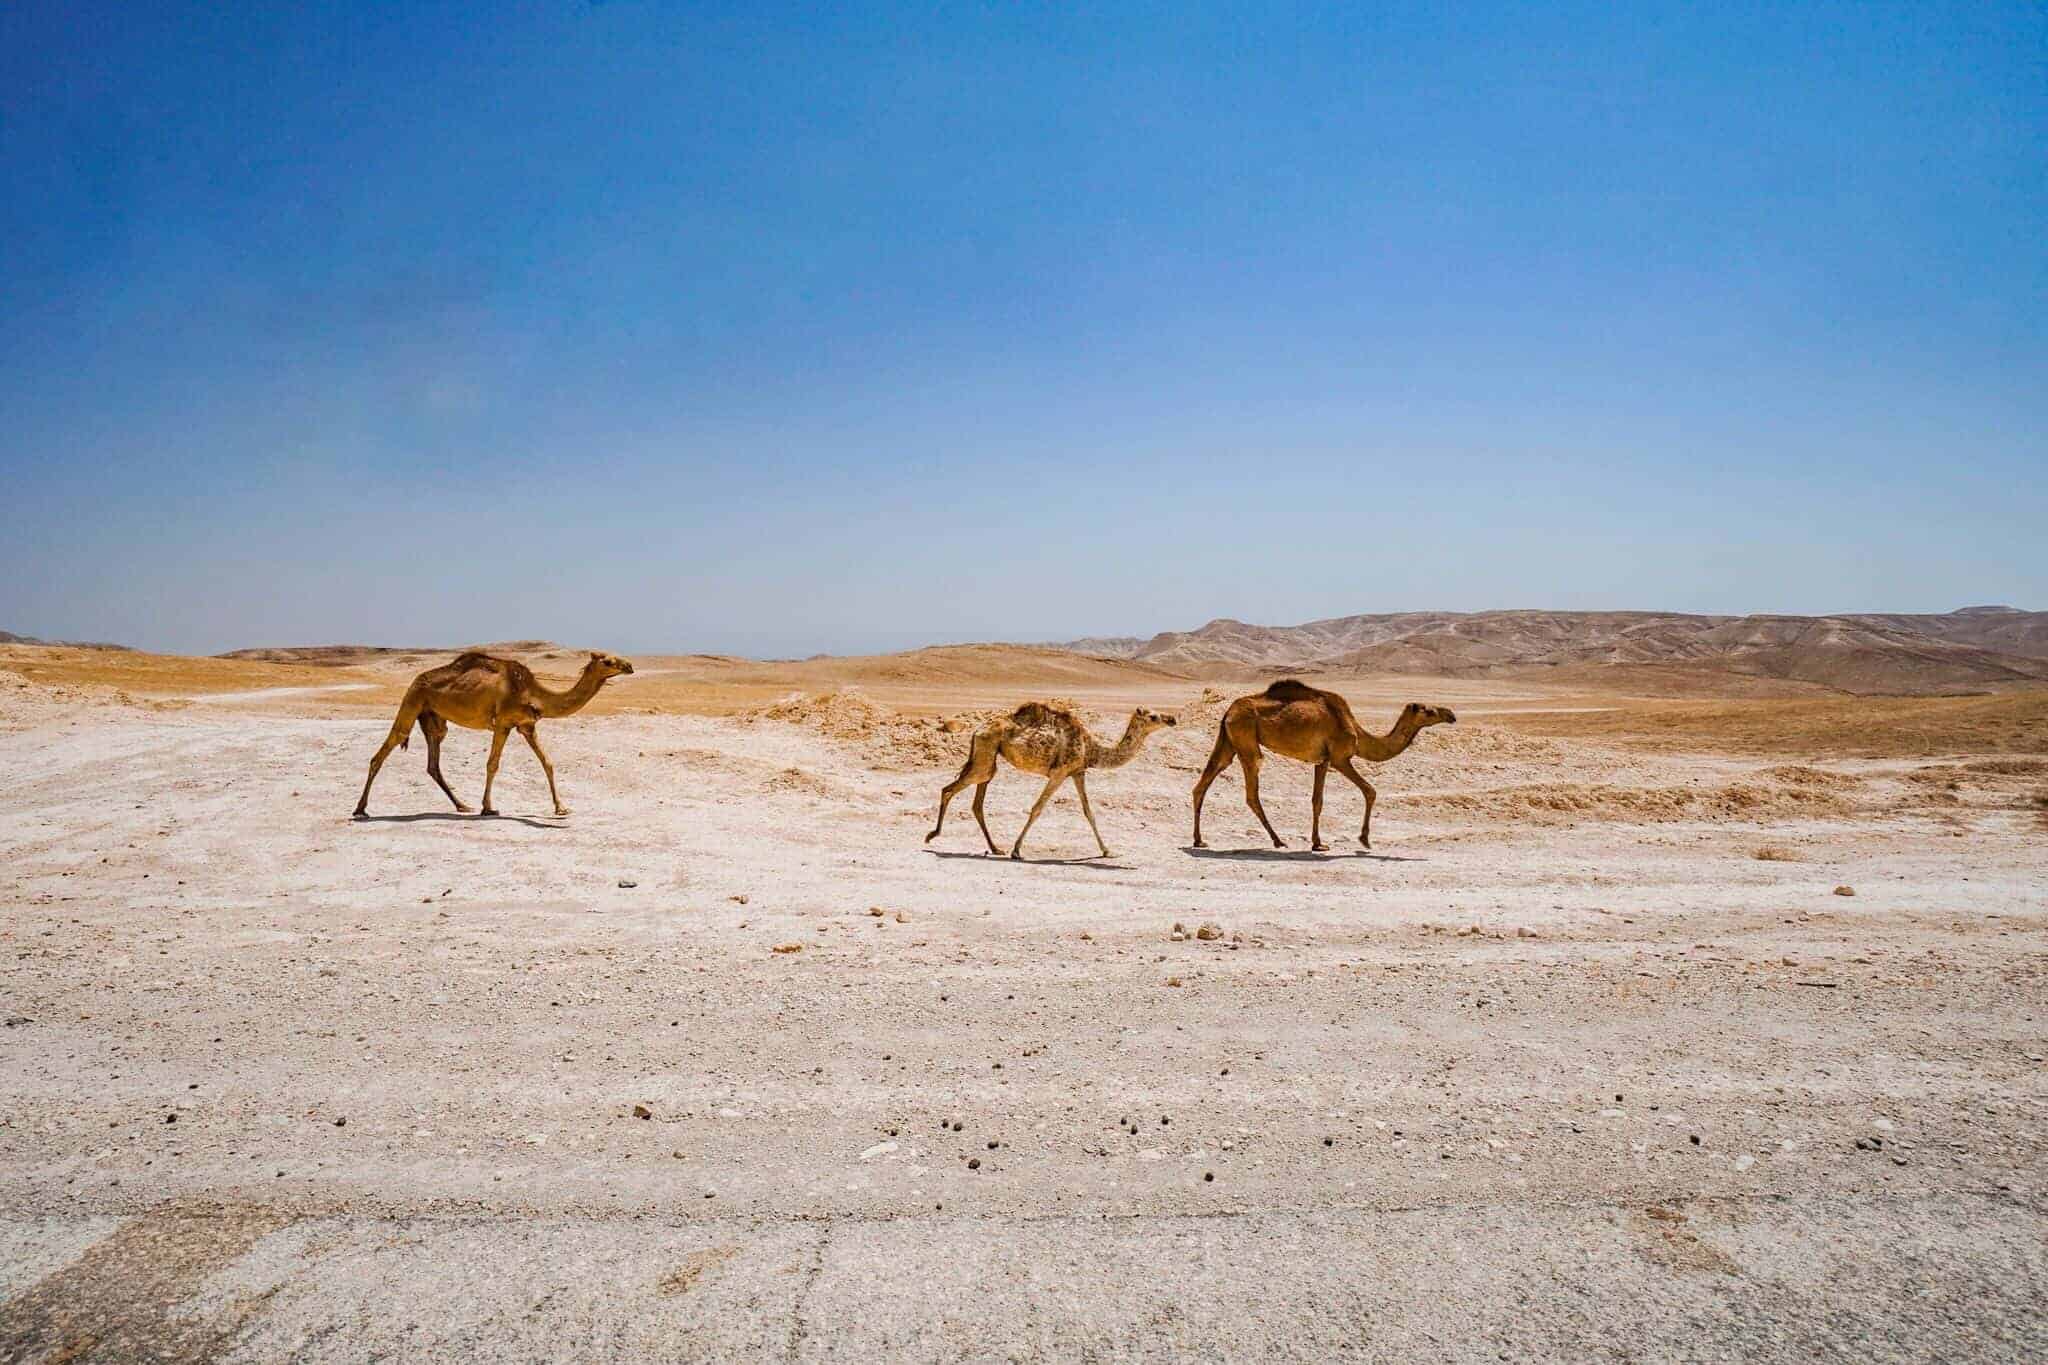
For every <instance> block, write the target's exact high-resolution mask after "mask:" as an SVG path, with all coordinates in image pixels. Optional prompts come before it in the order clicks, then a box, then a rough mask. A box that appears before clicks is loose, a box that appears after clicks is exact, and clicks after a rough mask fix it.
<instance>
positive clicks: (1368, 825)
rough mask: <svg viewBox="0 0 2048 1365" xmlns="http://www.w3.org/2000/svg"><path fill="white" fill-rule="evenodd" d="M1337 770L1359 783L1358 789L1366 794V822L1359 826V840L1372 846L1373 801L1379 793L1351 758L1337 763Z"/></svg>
mask: <svg viewBox="0 0 2048 1365" xmlns="http://www.w3.org/2000/svg"><path fill="white" fill-rule="evenodd" d="M1337 771H1338V772H1340V773H1342V774H1344V776H1346V777H1348V778H1350V779H1351V780H1352V781H1353V782H1355V783H1357V784H1358V790H1359V791H1360V792H1362V793H1364V795H1365V822H1364V823H1363V824H1361V825H1359V827H1358V842H1359V843H1360V844H1362V845H1364V846H1365V847H1367V848H1371V847H1372V803H1373V802H1374V801H1377V800H1378V799H1379V793H1378V792H1376V791H1374V790H1373V789H1372V783H1370V782H1368V781H1366V780H1365V779H1364V778H1363V777H1361V776H1360V775H1359V772H1358V769H1356V768H1354V767H1352V766H1351V760H1350V759H1348V758H1347V759H1343V760H1340V761H1339V762H1338V764H1337Z"/></svg>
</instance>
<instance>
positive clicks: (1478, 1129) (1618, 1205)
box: [0, 645, 2048, 1361]
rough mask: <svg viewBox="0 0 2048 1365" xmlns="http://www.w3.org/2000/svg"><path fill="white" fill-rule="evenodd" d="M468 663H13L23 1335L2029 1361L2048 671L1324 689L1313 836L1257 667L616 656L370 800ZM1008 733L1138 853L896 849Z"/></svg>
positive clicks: (468, 1353) (1, 757) (2043, 963)
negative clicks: (2047, 678)
mask: <svg viewBox="0 0 2048 1365" xmlns="http://www.w3.org/2000/svg"><path fill="white" fill-rule="evenodd" d="M530 657H531V659H532V662H533V663H534V666H535V667H536V668H537V669H539V670H540V671H541V672H542V673H543V674H551V675H553V676H554V677H555V678H556V679H558V680H562V681H566V679H567V677H568V676H569V675H570V674H572V673H573V672H574V670H575V667H576V665H577V662H578V656H577V655H576V654H575V653H574V652H573V651H559V650H548V649H537V650H535V651H533V652H532V654H531V655H530ZM438 661H439V656H436V655H430V654H422V655H418V656H410V657H408V656H395V655H384V656H368V657H365V658H363V659H360V660H355V661H344V662H339V663H331V664H327V665H324V666H315V665H309V664H305V663H296V662H272V661H262V660H191V659H171V658H163V657H159V656H150V655H139V654H117V653H109V652H106V651H93V650H74V649H62V648H47V649H46V648H39V647H32V646H13V645H9V646H0V765H4V767H0V771H4V773H5V777H4V787H0V863H4V872H0V892H4V905H0V949H4V953H0V1015H4V1017H5V1021H6V1026H5V1028H4V1030H0V1062H4V1065H0V1360H5V1361H14V1360H44V1359H48V1360H65V1361H95V1360H128V1359H136V1358H154V1359H175V1360H279V1359H298V1360H360V1359H368V1358H399V1359H464V1358H478V1359H503V1360H556V1359H570V1358H581V1359H596V1358H616V1357H621V1356H627V1357H639V1356H645V1357H652V1358H666V1359H708V1358H726V1357H732V1356H753V1357H769V1356H773V1357H787V1358H798V1359H824V1358H839V1359H853V1360H872V1359H882V1358H895V1359H953V1358H977V1359H1040V1358H1047V1359H1051V1358H1076V1357H1080V1358H1121V1357H1126V1356H1130V1357H1142V1358H1159V1359H1164V1358H1183V1357H1197V1358H1208V1357H1247V1356H1279V1357H1299V1358H1331V1357H1356V1358H1364V1359H1381V1360H1432V1359H1495V1358H1510V1359H1520V1358H1530V1357H1553V1358H1555V1357H1565V1358H1576V1359H1630V1360H1661V1359H1672V1360H1680V1359H1683V1360H1697V1359H1789V1358H1795V1357H1796V1358H1799V1359H1812V1358H1816V1357H1817V1358H1822V1359H1838V1360H1870V1359H1926V1360H1936V1359H1940V1360H1959V1359H1983V1360H2015V1359H2023V1358H2029V1357H2031V1358H2036V1359H2039V1358H2043V1357H2048V1063H2044V1055H2048V851H2044V850H2048V693H2043V692H2040V691H2031V692H2030V691H2018V692H2007V693H2002V694H1997V695H1991V696H1978V697H1953V698H1938V697H1931V698H1913V699H1859V698H1848V697H1840V696H1833V695H1817V694H1802V695H1797V696H1784V697H1756V696H1747V697H1727V696H1722V697H1714V696H1674V695H1670V694H1669V692H1668V690H1667V691H1665V692H1661V693H1659V694H1658V695H1653V696H1642V695H1630V694H1629V693H1628V692H1627V691H1625V690H1621V689H1619V688H1607V689H1603V688H1601V687H1599V686H1597V685H1595V683H1596V682H1597V678H1598V675H1597V673H1596V674H1592V675H1588V674H1585V673H1578V674H1574V675H1573V676H1572V680H1571V682H1570V683H1569V685H1565V684H1558V685H1547V684H1543V683H1540V682H1530V681H1514V682H1503V681H1498V680H1487V681H1475V680H1471V679H1466V680H1456V679H1430V678H1417V677H1412V676H1404V677H1387V676H1346V677H1336V678H1330V679H1328V680H1327V681H1328V683H1329V685H1332V686H1335V687H1337V688H1339V689H1340V690H1342V691H1344V692H1345V693H1346V694H1347V695H1348V696H1350V697H1351V699H1352V701H1353V704H1354V706H1355V707H1356V708H1357V710H1358V712H1359V714H1360V716H1361V718H1362V719H1363V720H1365V721H1366V722H1367V724H1368V725H1370V726H1373V727H1374V728H1378V729H1383V728H1384V727H1385V725H1386V724H1387V723H1388V721H1390V720H1391V718H1392V716H1393V714H1394V712H1395V710H1396V709H1397V708H1398V706H1399V704H1400V703H1401V702H1403V701H1406V700H1409V699H1411V698H1412V699H1418V700H1426V701H1432V702H1437V703H1441V704H1448V705H1450V706H1452V707H1454V708H1456V710H1457V712H1458V715H1459V723H1458V724H1457V725H1456V726H1454V727H1438V728H1436V729H1432V730H1430V731H1428V732H1426V733H1425V734H1424V735H1423V736H1422V738H1421V740H1420V741H1419V742H1418V743H1417V745H1416V746H1415V748H1414V749H1412V750H1411V751H1410V752H1409V753H1407V754H1406V755H1403V756H1402V757H1401V758H1399V759H1397V760H1395V761H1394V762H1392V763H1389V764H1387V765H1384V767H1382V768H1380V769H1379V770H1378V771H1377V772H1375V773H1373V774H1372V776H1373V777H1374V780H1375V782H1376V783H1377V785H1378V787H1379V790H1380V803H1379V808H1378V812H1377V814H1376V816H1375V821H1374V848H1373V850H1372V851H1371V852H1370V853H1369V854H1368V853H1365V852H1364V851H1362V850H1360V849H1359V848H1358V847H1357V844H1356V842H1355V835H1356V832H1357V824H1358V818H1359V813H1360V802H1359V799H1358V797H1357V794H1356V793H1355V792H1353V791H1351V790H1350V789H1349V788H1348V787H1346V786H1342V785H1340V784H1338V783H1336V782H1334V781H1333V782H1332V784H1331V788H1330V798H1329V803H1328V806H1327V807H1326V810H1325V822H1326V823H1325V837H1326V838H1327V839H1328V840H1329V841H1330V843H1331V845H1332V849H1331V851H1330V852H1329V853H1328V854H1313V853H1310V852H1308V851H1306V845H1307V825H1308V772H1307V770H1306V769H1305V768H1303V767H1302V766H1301V765H1298V764H1293V763H1290V762H1288V761H1286V760H1282V759H1272V760H1270V761H1269V762H1268V763H1267V765H1266V768H1265V772H1264V790H1265V799H1266V804H1267V808H1268V810H1269V812H1270V813H1271V814H1272V815H1273V818H1274V820H1275V823H1276V824H1277V825H1278V826H1279V827H1280V829H1281V831H1282V833H1283V834H1284V835H1286V836H1287V837H1288V838H1289V840H1290V843H1291V845H1292V847H1290V848H1289V849H1288V850H1285V851H1274V850H1272V849H1270V848H1268V847H1267V846H1266V843H1265V840H1264V838H1263V836H1262V835H1260V834H1259V833H1258V831H1257V827H1256V824H1255V822H1254V821H1253V819H1252V817H1251V815H1250V813H1249V812H1248V811H1247V810H1246V809H1245V806H1244V803H1243V800H1242V796H1241V788H1240V787H1239V785H1238V779H1237V777H1236V774H1235V771H1233V772H1232V773H1230V774H1226V776H1225V778H1224V779H1223V780H1222V781H1220V782H1219V783H1218V784H1217V786H1216V788H1215V789H1214V791H1213V792H1212V793H1211V795H1210V799H1209V803H1208V807H1207V812H1206V817H1205V822H1206V825H1207V828H1206V830H1205V832H1206V833H1207V835H1208V838H1209V842H1210V843H1211V845H1212V846H1213V847H1212V848H1211V849H1210V850H1207V851H1198V850H1192V849H1190V848H1189V847H1188V824H1189V821H1188V791H1189V788H1190V786H1191V784H1192V782H1193V780H1194V776H1195V774H1196V772H1197V771H1199V768H1200V764H1201V761H1202V759H1203V757H1204V755H1205V754H1206V753H1207V750H1208V747H1209V745H1210V743H1211V741H1212V739H1213V738H1214V734H1215V726H1216V722H1217V717H1218V716H1219V714H1220V712H1221V706H1222V699H1223V698H1225V697H1227V696H1229V695H1234V694H1235V693H1236V692H1237V691H1241V690H1248V689H1249V688H1250V687H1251V686H1253V685H1255V684H1254V683H1253V682H1252V681H1250V680H1249V679H1247V680H1245V681H1243V682H1242V683H1238V684H1234V683H1233V682H1231V681H1230V680H1218V679H1214V678H1203V679H1193V678H1189V677H1186V676H1180V675H1176V674H1175V673H1172V672H1170V671H1167V670H1165V669H1161V668H1157V667H1153V666H1149V665H1145V664H1143V663H1142V662H1129V661H1118V660H1102V659H1089V658H1083V657H1081V656H1078V655H1068V654H1060V653H1058V652H1056V651H1049V650H1033V649H1020V648H1014V647H1004V646H975V647H963V648H960V649H957V650H938V651H920V652H919V653H917V654H915V655H910V656H901V657H898V658H893V659H877V660H814V661H807V662H804V663H796V664H757V663H749V662H746V661H740V660H725V659H709V658H703V657H678V658H673V659H656V658H639V659H636V664H637V665H638V670H639V671H638V672H637V673H636V674H635V675H634V676H632V677H629V678H623V679H619V680H617V681H615V682H613V683H611V684H610V685H608V686H607V688H606V689H605V691H604V693H603V694H602V695H601V696H600V698H599V699H598V701H597V702H596V703H595V704H593V705H592V706H591V707H590V708H588V710H587V711H586V712H584V713H583V714H581V715H578V716H575V717H571V718H566V719H561V720H553V721H548V722H544V723H543V726H542V735H543V738H544V740H545V742H546V743H547V745H548V747H549V750H550V753H551V754H552V756H553V758H554V761H555V764H556V767H557V770H558V774H559V776H560V780H561V784H562V789H563V797H564V800H565V801H566V802H567V804H568V805H569V806H570V807H571V808H572V810H573V812H574V813H573V814H572V815H571V816H569V817H567V818H565V819H556V818H553V817H551V816H548V815H546V814H545V812H546V811H547V810H548V809H549V807H548V802H547V796H546V788H545V785H544V782H543V780H542V777H541V774H540V772H539V769H538V766H537V765H536V764H535V763H534V762H533V760H532V757H531V755H529V754H527V753H526V752H525V751H524V750H523V749H522V748H520V747H519V746H518V745H517V744H516V742H515V745H514V746H513V747H512V748H510V749H508V751H507V755H506V760H505V766H504V768H503V770H502V771H501V774H500V778H499V783H500V785H499V793H498V799H499V802H500V805H501V806H502V807H503V809H504V812H505V814H504V816H503V817H502V818H499V819H495V820H484V819H480V818H476V817H467V816H458V815H456V814H455V813H454V812H452V811H451V810H450V809H449V808H448V806H447V802H446V800H445V798H443V797H442V796H441V794H440V793H439V792H438V791H437V790H436V789H435V788H434V787H433V786H432V785H431V783H430V782H429V780H428V779H427V777H426V775H425V773H424V771H423V765H424V748H423V745H422V744H420V743H419V742H418V741H417V740H415V742H414V744H413V746H412V747H411V749H410V750H409V751H405V752H401V753H399V754H396V755H394V756H393V758H392V760H391V762H390V763H389V764H388V765H387V766H386V768H385V771H384V775H383V777H382V778H381V779H380V781H379V784H378V787H377V790H376V792H375V794H374V795H373V797H372V800H371V811H372V815H373V818H372V819H370V820H367V821H360V822H358V821H352V820H351V819H349V818H348V817H349V811H350V810H351V808H352V807H353V805H354V802H355V796H356V792H357V790H358V788H359V787H360V784H361V780H362V775H363V767H364V764H365V762H366V761H367V759H368V756H369V754H370V752H371V751H372V750H373V749H374V748H375V746H376V744H377V742H378V740H379V739H380V738H381V736H382V734H383V732H384V729H385V727H386V725H387V724H388V721H389V717H390V714H391V710H392V708H393V706H394V705H395V703H396V701H397V698H398V696H399V694H400V692H401V690H402V688H403V685H404V682H405V680H406V679H407V678H408V677H409V676H410V675H411V673H412V672H413V671H415V670H416V669H417V668H419V667H423V666H426V665H427V664H430V663H434V662H438ZM1589 676H1591V677H1592V678H1593V679H1594V682H1589V681H1588V677H1589ZM792 694H796V695H795V696H794V697H793V698H792ZM1029 697H1063V698H1068V699H1071V700H1072V701H1073V702H1075V703H1076V704H1077V705H1078V706H1079V707H1080V708H1081V709H1082V710H1083V711H1084V712H1085V713H1086V714H1087V715H1088V716H1089V717H1090V718H1091V720H1092V721H1093V722H1095V724H1096V727H1097V733H1098V734H1099V735H1101V736H1102V737H1104V738H1105V739H1113V738H1114V737H1115V735H1116V734H1117V733H1118V732H1119V731H1120V730H1121V726H1122V716H1123V714H1124V713H1126V712H1127V711H1128V710H1129V709H1130V708H1131V707H1132V706H1134V705H1140V704H1143V705H1148V706H1154V707H1158V708H1161V709H1166V710H1172V711H1175V712H1176V713H1177V714H1178V715H1179V716H1180V720H1181V723H1180V724H1179V725H1178V726H1177V727H1175V728H1174V729H1172V730H1168V731H1164V732H1162V733H1161V734H1160V735H1158V736H1157V737H1155V739H1154V740H1153V742H1152V743H1151V745H1150V746H1149V747H1148V748H1147V750H1146V751H1145V752H1144V753H1143V754H1142V755H1141V756H1140V757H1139V758H1138V759H1137V760H1136V761H1135V762H1133V763H1132V764H1131V765H1129V766H1128V767H1126V768H1123V769H1120V770H1117V771H1113V772H1104V773H1101V774H1098V775H1097V776H1096V777H1095V779H1094V780H1093V781H1092V782H1091V783H1090V788H1091V795H1092V796H1093V798H1094V800H1095V804H1096V808H1097V815H1098V818H1099V819H1100V821H1101V823H1102V827H1103V832H1104V834H1105V836H1106V837H1107V838H1108V840H1109V842H1110V846H1111V848H1112V850H1113V856H1112V857H1110V858H1106V859H1104V858H1096V857H1091V856H1089V855H1091V854H1092V853H1093V851H1094V850H1093V843H1092V840H1091V839H1090V838H1089V836H1088V831H1087V826H1086V825H1085V824H1084V823H1083V821H1082V819H1081V817H1080V812H1079V810H1078V808H1077V806H1076V804H1075V802H1074V799H1073V796H1072V794H1071V791H1069V792H1068V793H1065V794H1063V795H1062V796H1061V797H1060V798H1059V799H1058V800H1057V801H1056V802H1055V803H1054V805H1053V806H1052V807H1051V808H1050V809H1049V810H1048V812H1047V814H1046V815H1045V816H1044V817H1043V818H1042V819H1041V821H1040V823H1039V825H1038V826H1037V828H1036V829H1035V830H1034V831H1033V838H1032V843H1031V845H1030V846H1029V847H1028V848H1027V850H1026V851H1027V855H1028V860H1027V861H1024V862H1012V861H1010V860H1008V859H996V858H991V857H988V856H987V855H986V854H985V852H984V851H983V849H982V846H981V842H980V837H979V835H978V833H977V832H976V830H975V827H974V823H973V818H972V816H971V814H970V813H969V812H968V809H967V802H966V800H965V798H962V799H961V800H959V801H956V803H955V806H954V809H953V812H952V814H951V816H950V817H949V820H948V823H947V827H946V831H945V833H944V834H943V835H942V836H941V837H940V839H939V840H937V841H936V842H934V843H933V844H931V845H926V844H925V843H924V842H923V836H924V834H925V832H926V830H928V829H929V828H930V825H931V819H932V812H933V808H934V805H935V795H936V792H937V789H938V787H939V786H940V784H941V783H942V782H943V781H945V780H946V779H947V778H948V777H950V776H951V774H952V773H953V772H954V771H955V770H957V768H958V766H959V763H960V760H961V758H962V756H963V755H964V752H965V747H966V738H967V731H966V729H964V728H962V727H964V726H970V725H971V724H972V723H973V721H974V719H975V718H977V717H979V716H982V715H985V714H987V713H989V712H990V711H992V710H994V709H997V708H1006V707H1008V706H1010V705H1014V704H1015V703H1016V702H1018V701H1020V700H1024V699H1026V698H1029ZM485 744H486V740H485V737H484V736H482V735H479V734H476V733H474V732H466V731H456V732H454V733H453V734H452V735H451V737H450V740H449V744H448V749H447V753H446V758H445V767H446V769H447V772H448V776H449V779H450V781H451V782H452V783H453V784H454V785H455V787H456V789H457V790H458V791H460V792H462V793H463V794H464V796H465V797H466V798H468V799H470V800H472V801H473V800H474V799H475V796H476V794H477V793H478V792H479V791H480V789H481V785H482V769H483V758H484V751H485ZM1037 786H1038V783H1037V781H1036V780H1035V779H1033V778H1030V777H1028V776H1025V775H1022V774H1018V773H1015V772H1014V771H1010V770H1007V769H1006V770H1005V771H1004V772H1003V773H1002V775H1000V776H999V777H998V779H997V781H996V783H995V785H994V787H993V788H992V789H991V793H990V800H989V815H990V823H991V826H992V827H993V828H994V830H995V831H996V834H997V837H998V838H999V839H1005V840H1006V839H1007V838H1009V837H1011V836H1012V835H1013V834H1014V832H1015V831H1016V829H1017V828H1018V826H1019V824H1020V823H1021V820H1022V816H1023V813H1024V810H1025V808H1026V807H1027V806H1028V804H1029V802H1030V800H1031V798H1032V797H1033V796H1034V795H1035V793H1036V789H1037ZM1837 888H1848V889H1850V890H1851V891H1853V894H1838V893H1837ZM1177 924H1178V925H1180V926H1183V928H1184V931H1185V932H1184V933H1183V934H1181V935H1179V936H1176V935H1175V933H1174V929H1175V926H1176V925H1177ZM1204 925H1213V926H1214V927H1215V929H1214V932H1215V936H1214V937H1202V936H1199V935H1198V934H1197V931H1198V930H1201V929H1202V927H1203V926H1204ZM778 950H780V951H778Z"/></svg>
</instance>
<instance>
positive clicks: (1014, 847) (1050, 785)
mask: <svg viewBox="0 0 2048 1365" xmlns="http://www.w3.org/2000/svg"><path fill="white" fill-rule="evenodd" d="M1066 780H1067V774H1066V773H1054V774H1053V775H1052V776H1051V777H1048V778H1046V779H1045V790H1044V791H1042V792H1040V793H1039V794H1038V799H1037V800H1036V801H1033V802H1032V803H1031V814H1029V815H1027V816H1025V817H1024V828H1022V829H1020V830H1018V831H1017V842H1016V843H1014V844H1011V845H1010V856H1011V857H1012V858H1022V857H1023V856H1024V836H1025V835H1027V834H1029V833H1030V832H1031V826H1032V824H1033V823H1034V822H1035V821H1036V820H1037V819H1038V813H1039V812H1040V811H1042V810H1044V809H1045V803H1046V802H1048V801H1050V800H1052V794H1053V793H1054V792H1056V791H1058V790H1059V788H1060V783H1062V782H1064V781H1066Z"/></svg>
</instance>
